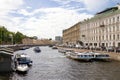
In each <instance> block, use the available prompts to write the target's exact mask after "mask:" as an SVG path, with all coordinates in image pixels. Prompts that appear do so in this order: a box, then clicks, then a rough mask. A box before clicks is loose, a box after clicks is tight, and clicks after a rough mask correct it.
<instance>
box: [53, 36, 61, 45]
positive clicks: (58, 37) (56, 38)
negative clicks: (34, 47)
mask: <svg viewBox="0 0 120 80" xmlns="http://www.w3.org/2000/svg"><path fill="white" fill-rule="evenodd" d="M55 41H56V42H58V44H62V37H61V36H55Z"/></svg>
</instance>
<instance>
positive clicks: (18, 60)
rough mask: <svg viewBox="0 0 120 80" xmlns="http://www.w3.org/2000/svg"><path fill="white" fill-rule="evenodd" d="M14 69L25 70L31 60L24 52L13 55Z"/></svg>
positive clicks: (30, 63)
mask: <svg viewBox="0 0 120 80" xmlns="http://www.w3.org/2000/svg"><path fill="white" fill-rule="evenodd" d="M14 63H15V69H16V71H19V72H27V71H28V69H29V66H31V65H32V60H31V59H30V57H29V56H28V55H26V54H16V55H15V57H14Z"/></svg>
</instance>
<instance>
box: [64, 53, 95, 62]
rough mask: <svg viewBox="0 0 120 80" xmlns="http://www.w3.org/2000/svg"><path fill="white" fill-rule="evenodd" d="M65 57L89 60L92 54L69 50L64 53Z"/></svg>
mask: <svg viewBox="0 0 120 80" xmlns="http://www.w3.org/2000/svg"><path fill="white" fill-rule="evenodd" d="M66 55H67V57H69V58H72V59H75V60H81V61H91V60H92V59H93V58H94V55H93V54H90V53H88V52H84V53H83V52H81V53H80V52H69V53H67V54H66Z"/></svg>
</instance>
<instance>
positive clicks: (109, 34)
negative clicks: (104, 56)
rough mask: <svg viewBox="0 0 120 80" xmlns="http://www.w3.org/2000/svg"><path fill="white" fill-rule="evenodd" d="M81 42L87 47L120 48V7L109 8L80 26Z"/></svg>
mask: <svg viewBox="0 0 120 80" xmlns="http://www.w3.org/2000/svg"><path fill="white" fill-rule="evenodd" d="M80 40H81V41H82V42H83V43H84V45H85V46H91V47H100V46H105V47H108V46H115V47H118V46H120V5H117V6H115V7H112V8H107V9H106V10H104V11H101V12H99V13H97V14H96V15H95V16H94V17H93V18H91V19H88V20H85V21H83V22H81V24H80Z"/></svg>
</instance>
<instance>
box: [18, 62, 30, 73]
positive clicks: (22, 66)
mask: <svg viewBox="0 0 120 80" xmlns="http://www.w3.org/2000/svg"><path fill="white" fill-rule="evenodd" d="M28 70H29V67H28V65H27V64H19V65H17V67H16V71H19V72H27V71H28Z"/></svg>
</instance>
